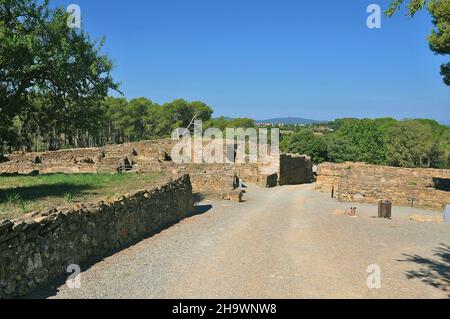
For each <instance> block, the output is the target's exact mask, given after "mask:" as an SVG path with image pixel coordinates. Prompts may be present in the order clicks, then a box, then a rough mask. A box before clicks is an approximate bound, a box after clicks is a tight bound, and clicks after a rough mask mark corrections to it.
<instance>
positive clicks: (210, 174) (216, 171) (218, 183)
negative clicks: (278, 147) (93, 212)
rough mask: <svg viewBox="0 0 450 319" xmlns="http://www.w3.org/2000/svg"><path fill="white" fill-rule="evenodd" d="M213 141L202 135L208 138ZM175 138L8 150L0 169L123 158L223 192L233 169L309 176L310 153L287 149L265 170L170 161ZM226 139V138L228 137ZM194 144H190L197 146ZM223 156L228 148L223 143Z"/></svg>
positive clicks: (97, 164)
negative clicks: (22, 151)
mask: <svg viewBox="0 0 450 319" xmlns="http://www.w3.org/2000/svg"><path fill="white" fill-rule="evenodd" d="M210 142H211V141H208V140H206V141H204V144H205V145H206V144H208V143H210ZM176 143H178V142H177V141H173V140H171V139H162V140H154V141H141V142H136V143H125V144H118V145H107V146H105V147H99V148H87V149H72V150H61V151H56V152H43V153H27V154H19V153H15V154H11V155H7V159H8V161H5V162H3V163H0V174H30V173H39V174H51V173H67V174H73V173H94V174H95V173H114V172H116V171H117V169H118V167H119V166H120V165H121V164H126V165H127V166H128V167H129V169H130V170H132V171H134V172H138V173H148V172H168V173H169V174H172V173H173V174H174V175H177V174H189V175H190V176H191V179H192V185H193V187H194V191H195V192H207V193H216V194H218V195H221V194H222V193H224V192H228V191H230V189H232V186H231V185H233V184H234V178H235V175H237V176H238V177H239V178H240V179H241V180H242V181H243V182H245V183H254V184H257V185H260V186H261V187H275V186H276V185H277V184H278V178H279V177H280V176H281V178H280V182H281V185H285V184H301V183H306V182H310V176H311V162H310V160H309V158H307V157H304V156H296V155H285V156H282V157H281V160H280V159H278V158H276V159H275V160H274V162H275V163H276V165H275V166H276V168H275V169H274V171H271V170H265V169H263V168H265V166H270V168H271V169H272V166H271V165H270V164H273V162H270V163H269V164H256V163H250V161H248V163H246V164H201V165H200V164H176V163H174V162H172V161H171V152H172V149H173V146H174V145H175V144H176ZM224 143H225V141H224ZM194 150H195V147H193V148H192V152H194ZM223 151H224V154H223V155H224V158H225V155H226V148H224V149H223Z"/></svg>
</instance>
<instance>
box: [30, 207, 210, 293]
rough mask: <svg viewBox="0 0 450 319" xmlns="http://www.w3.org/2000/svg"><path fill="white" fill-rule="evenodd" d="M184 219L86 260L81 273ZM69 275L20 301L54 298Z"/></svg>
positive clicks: (202, 210)
mask: <svg viewBox="0 0 450 319" xmlns="http://www.w3.org/2000/svg"><path fill="white" fill-rule="evenodd" d="M212 208H213V206H212V205H201V204H197V205H196V206H195V207H194V210H193V211H192V212H190V213H188V214H187V217H186V218H190V217H194V216H196V215H201V214H205V213H207V212H208V211H210V210H211V209H212ZM184 219H185V218H184ZM184 219H181V220H179V221H178V222H176V223H173V224H166V225H164V226H162V227H161V228H160V229H158V230H157V231H156V232H154V233H152V234H149V235H148V236H147V237H146V238H142V239H140V240H134V241H132V242H130V243H128V244H126V245H123V246H122V247H121V248H120V249H115V250H111V251H110V252H109V253H107V254H104V255H101V256H95V257H91V258H88V259H87V260H86V261H85V262H83V263H81V265H80V268H81V270H82V272H85V271H87V270H89V269H90V268H91V267H93V266H94V265H95V264H97V263H99V262H101V261H103V260H105V259H106V258H108V257H109V256H112V255H114V254H116V253H119V252H120V251H122V250H125V249H127V248H130V247H132V246H134V245H136V244H138V243H139V242H141V241H143V240H145V239H148V238H151V237H153V236H155V235H157V234H159V233H161V232H163V231H164V230H166V229H168V228H169V227H172V226H174V225H176V224H177V223H179V222H181V221H182V220H184ZM70 275H71V273H67V274H62V275H61V276H59V277H58V278H56V279H53V280H51V281H50V282H48V283H47V284H46V285H44V286H42V287H40V288H37V289H36V290H34V291H33V292H32V293H30V294H29V295H28V296H26V297H23V298H22V299H47V298H51V297H55V296H56V295H57V294H58V292H59V287H61V286H63V285H64V284H65V283H66V281H67V278H68V277H69V276H70Z"/></svg>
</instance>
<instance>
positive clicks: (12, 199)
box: [5, 193, 20, 205]
mask: <svg viewBox="0 0 450 319" xmlns="http://www.w3.org/2000/svg"><path fill="white" fill-rule="evenodd" d="M5 197H6V203H7V204H8V205H14V204H17V203H18V202H19V201H20V194H17V193H16V194H14V195H11V194H9V193H6V194H5Z"/></svg>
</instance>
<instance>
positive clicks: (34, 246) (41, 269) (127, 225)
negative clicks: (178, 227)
mask: <svg viewBox="0 0 450 319" xmlns="http://www.w3.org/2000/svg"><path fill="white" fill-rule="evenodd" d="M192 210H193V199H192V186H191V182H190V179H189V176H188V175H184V176H182V177H179V178H177V179H175V180H172V181H170V182H168V183H166V184H164V185H162V186H160V187H157V188H154V189H150V190H142V191H139V192H136V193H134V194H130V195H125V196H122V197H120V198H117V199H114V200H105V201H101V202H99V203H96V204H88V205H81V206H78V207H76V208H70V209H69V208H66V209H49V210H47V211H43V212H36V213H31V214H29V215H26V216H24V217H22V218H20V219H17V220H6V221H3V222H0V298H9V297H17V296H23V295H26V294H28V293H29V292H30V291H32V290H33V289H35V288H36V287H38V286H40V285H42V284H44V283H46V282H48V281H50V280H52V279H54V278H56V277H58V276H60V275H62V274H65V273H66V270H67V267H68V266H69V265H71V264H81V263H83V262H84V261H86V260H87V259H88V258H89V257H93V256H102V255H105V254H108V253H110V252H111V251H114V250H117V249H120V248H122V247H124V246H126V245H127V244H130V243H133V242H135V241H137V240H140V239H143V238H145V237H148V236H151V235H153V234H155V233H156V232H158V231H159V230H161V229H162V228H164V227H167V226H169V225H172V224H174V223H176V222H178V221H179V220H181V219H183V218H185V217H186V216H188V214H189V212H191V211H192Z"/></svg>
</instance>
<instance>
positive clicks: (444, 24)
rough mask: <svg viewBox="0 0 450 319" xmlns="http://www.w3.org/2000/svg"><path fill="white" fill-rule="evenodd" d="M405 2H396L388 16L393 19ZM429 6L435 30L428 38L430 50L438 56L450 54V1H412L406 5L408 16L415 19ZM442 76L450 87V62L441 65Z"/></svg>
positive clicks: (389, 10) (397, 0)
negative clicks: (416, 15) (415, 16)
mask: <svg viewBox="0 0 450 319" xmlns="http://www.w3.org/2000/svg"><path fill="white" fill-rule="evenodd" d="M403 4H404V0H394V1H393V2H392V3H391V5H390V6H389V8H388V9H387V10H386V12H385V13H386V15H387V16H388V17H392V16H393V15H394V14H395V13H396V12H398V11H400V10H401V9H402V6H403ZM427 5H428V11H429V12H430V14H431V17H432V22H433V25H434V26H435V28H434V29H433V30H432V31H431V35H430V36H429V37H428V42H429V45H430V49H431V50H432V51H433V52H435V53H436V54H440V55H447V54H450V0H410V1H409V3H408V4H407V5H406V7H407V10H408V15H409V16H411V17H413V16H414V15H415V14H416V13H417V12H419V11H421V10H423V9H424V8H425V7H427ZM441 75H442V77H443V80H444V83H445V84H447V85H450V62H449V63H446V64H443V65H441Z"/></svg>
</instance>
